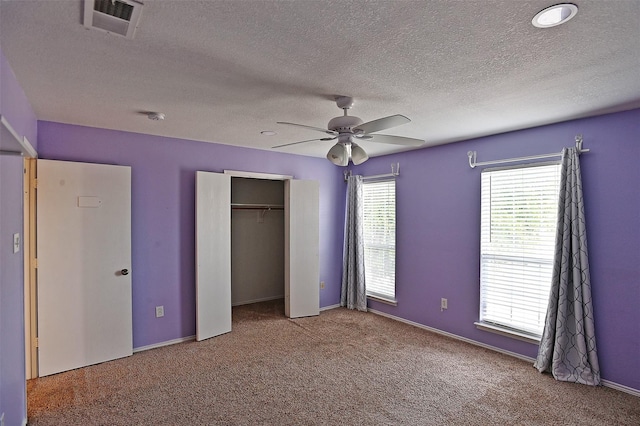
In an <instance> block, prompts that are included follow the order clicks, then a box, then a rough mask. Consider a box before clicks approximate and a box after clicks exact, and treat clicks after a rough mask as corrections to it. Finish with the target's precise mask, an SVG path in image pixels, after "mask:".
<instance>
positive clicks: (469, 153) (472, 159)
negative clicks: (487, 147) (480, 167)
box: [467, 151, 477, 169]
mask: <svg viewBox="0 0 640 426" xmlns="http://www.w3.org/2000/svg"><path fill="white" fill-rule="evenodd" d="M476 155H477V153H476V152H475V151H467V157H469V167H471V168H472V169H475V168H476Z"/></svg>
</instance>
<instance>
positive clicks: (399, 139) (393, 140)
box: [369, 135, 425, 146]
mask: <svg viewBox="0 0 640 426" xmlns="http://www.w3.org/2000/svg"><path fill="white" fill-rule="evenodd" d="M371 136H373V138H371V139H369V142H379V143H388V144H392V145H405V146H421V145H423V144H424V142H425V141H424V140H422V139H414V138H405V137H404V136H391V135H371Z"/></svg>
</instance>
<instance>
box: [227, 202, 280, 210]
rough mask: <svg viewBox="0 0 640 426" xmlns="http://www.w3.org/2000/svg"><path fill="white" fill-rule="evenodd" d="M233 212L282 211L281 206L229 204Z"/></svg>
mask: <svg viewBox="0 0 640 426" xmlns="http://www.w3.org/2000/svg"><path fill="white" fill-rule="evenodd" d="M231 208H232V209H234V210H284V206H283V205H282V204H253V203H231Z"/></svg>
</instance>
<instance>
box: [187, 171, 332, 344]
mask: <svg viewBox="0 0 640 426" xmlns="http://www.w3.org/2000/svg"><path fill="white" fill-rule="evenodd" d="M319 214H320V213H319V186H318V182H316V181H302V180H286V181H285V265H284V267H285V283H284V285H285V314H286V315H287V316H288V317H290V318H297V317H304V316H312V315H318V314H319V310H320V309H319V299H320V296H319V277H320V273H319V256H318V254H319V217H320V216H319ZM231 262H232V259H231V176H230V175H225V174H220V173H210V172H196V340H203V339H208V338H210V337H214V336H218V335H220V334H223V333H228V332H230V331H231Z"/></svg>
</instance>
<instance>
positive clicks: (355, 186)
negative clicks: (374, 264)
mask: <svg viewBox="0 0 640 426" xmlns="http://www.w3.org/2000/svg"><path fill="white" fill-rule="evenodd" d="M362 201H363V198H362V176H349V178H348V180H347V208H346V213H345V224H344V251H343V254H342V256H343V259H342V292H341V295H340V306H346V307H347V308H349V309H357V310H359V311H366V310H367V294H366V289H365V282H364V241H363V215H364V212H363V206H362Z"/></svg>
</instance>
